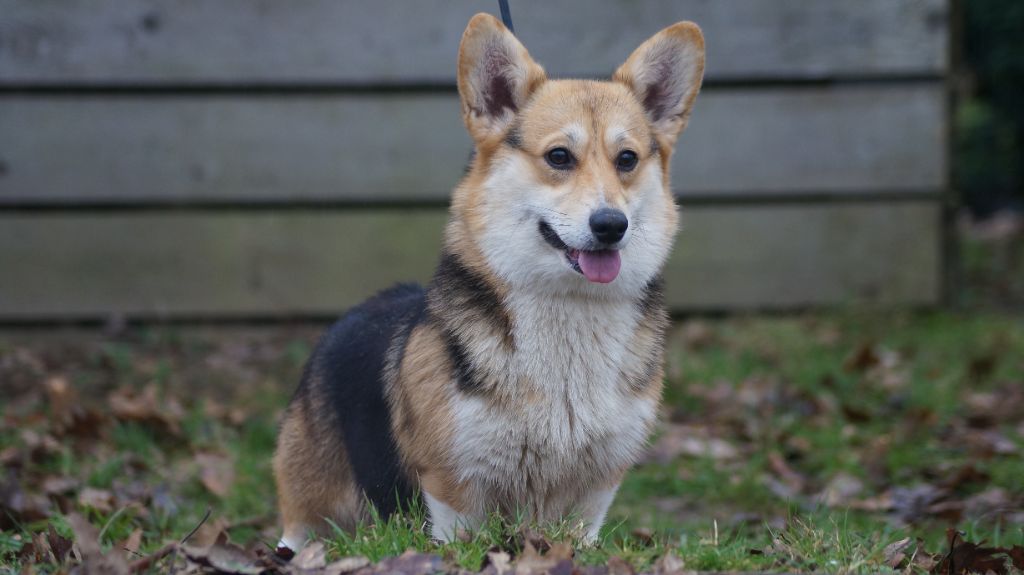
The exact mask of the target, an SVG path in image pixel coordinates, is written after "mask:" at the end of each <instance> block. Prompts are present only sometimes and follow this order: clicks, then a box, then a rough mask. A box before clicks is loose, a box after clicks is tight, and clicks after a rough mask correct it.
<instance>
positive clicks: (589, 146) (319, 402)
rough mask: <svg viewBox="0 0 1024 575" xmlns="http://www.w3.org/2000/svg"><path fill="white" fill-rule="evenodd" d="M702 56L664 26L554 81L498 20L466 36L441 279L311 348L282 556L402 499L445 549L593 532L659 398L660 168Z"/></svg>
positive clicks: (663, 177) (680, 32)
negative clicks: (612, 57) (446, 543)
mask: <svg viewBox="0 0 1024 575" xmlns="http://www.w3.org/2000/svg"><path fill="white" fill-rule="evenodd" d="M703 55H704V51H703V39H702V37H701V35H700V31H699V29H698V28H697V27H696V26H695V25H693V24H690V23H679V24H676V25H674V26H670V27H669V28H666V29H665V30H663V31H662V32H660V33H658V34H656V35H655V36H653V37H652V38H651V39H649V40H648V41H647V42H645V43H644V44H643V45H641V46H640V47H639V48H638V49H637V50H636V51H635V52H634V53H633V54H632V55H631V56H630V57H629V59H628V60H627V61H626V62H625V64H623V65H622V66H621V67H620V68H619V69H618V70H617V71H616V72H615V75H614V77H613V81H611V82H597V81H587V80H548V79H547V77H546V75H545V73H544V70H543V69H542V68H541V67H540V66H539V65H538V64H536V63H535V62H534V61H533V60H532V59H531V58H530V56H529V54H528V53H527V51H526V49H525V48H524V47H523V46H522V45H521V44H520V43H519V42H518V41H517V40H516V39H515V37H514V36H513V35H512V34H511V33H510V32H509V31H508V30H506V29H505V28H504V27H503V26H502V25H501V24H500V22H498V21H497V20H496V19H495V18H493V17H491V16H487V15H477V16H476V17H474V18H473V19H472V20H471V21H470V23H469V26H468V27H467V29H466V33H465V35H464V36H463V39H462V44H461V46H460V49H459V64H458V84H459V93H460V96H461V98H462V110H463V117H464V120H465V123H466V126H467V128H468V130H469V133H470V135H471V136H472V137H473V139H474V143H475V151H476V154H475V157H474V160H473V162H472V165H471V166H470V169H469V172H468V173H467V175H466V177H465V178H464V179H463V181H462V182H461V183H460V184H459V186H458V188H457V189H456V190H455V192H454V195H453V198H452V207H451V217H450V220H449V223H448V227H447V229H446V232H445V241H444V250H443V253H442V255H441V262H440V265H439V266H438V269H437V272H436V274H435V276H434V279H433V281H432V282H431V284H430V285H429V286H428V288H427V290H426V291H425V292H424V291H421V290H419V289H418V288H414V287H399V288H394V289H392V290H389V291H388V292H384V293H382V294H381V295H378V296H376V297H375V298H373V299H371V300H369V301H368V302H366V303H364V304H362V305H361V306H359V307H357V308H355V309H353V310H352V311H350V312H349V313H348V314H346V315H345V316H344V317H343V318H342V319H341V320H340V321H339V322H338V324H336V325H335V326H334V327H333V328H332V329H331V330H330V331H329V332H328V334H327V335H326V336H325V337H324V339H323V341H321V343H320V345H319V346H318V348H317V350H316V351H315V352H314V354H313V357H312V359H311V360H310V362H309V365H308V367H307V369H306V373H305V375H304V376H303V381H302V384H301V385H300V387H299V390H298V392H297V393H296V396H295V398H294V399H293V401H292V403H291V405H290V406H289V408H288V411H287V413H286V415H285V419H284V422H283V424H282V430H281V439H280V442H279V446H278V452H277V456H276V458H275V465H274V467H275V474H276V477H277V481H278V492H279V496H280V499H281V511H282V516H283V519H284V523H285V535H284V538H283V540H282V543H283V544H284V545H285V546H287V547H290V548H293V549H295V548H298V547H299V546H300V545H301V543H302V541H303V539H304V538H305V535H306V530H308V529H321V530H322V529H323V528H324V526H325V525H326V522H325V521H324V519H325V518H327V519H330V520H332V521H334V522H336V523H338V524H339V525H341V526H343V527H351V526H352V525H353V524H354V523H355V522H357V521H359V520H361V519H363V518H364V517H365V510H366V504H367V502H369V503H371V504H373V505H375V506H376V507H377V508H378V510H380V511H381V512H382V513H384V514H387V513H389V512H391V511H393V510H394V509H396V508H397V506H399V505H401V503H402V501H404V500H406V499H407V498H408V497H409V496H411V495H414V494H417V493H418V494H422V496H423V500H424V501H425V502H426V504H427V507H428V510H429V512H430V518H431V522H432V524H433V534H434V535H435V537H438V538H441V539H451V538H452V537H453V536H454V535H455V532H456V530H457V529H458V528H462V527H466V528H472V527H474V526H476V525H478V524H479V523H480V522H481V521H482V520H483V519H484V518H485V517H486V514H487V513H489V512H492V511H500V512H504V513H514V512H519V511H523V512H526V513H527V516H528V517H530V518H532V519H539V520H549V519H556V518H559V517H565V516H567V515H570V514H575V515H576V516H578V517H579V518H580V520H581V522H582V528H583V531H582V533H581V534H582V535H583V536H584V537H585V538H586V539H588V540H593V539H594V538H596V536H597V532H598V529H599V528H600V526H601V523H602V522H603V520H604V515H605V512H606V511H607V509H608V506H609V505H610V503H611V501H612V498H613V497H614V494H615V491H616V489H617V487H618V484H619V482H620V481H621V479H622V476H623V474H624V473H625V471H626V469H627V468H628V467H629V466H630V465H631V464H632V463H633V462H634V461H635V459H636V458H637V456H638V455H639V453H640V452H641V451H642V449H643V445H644V442H645V439H646V436H647V433H648V432H649V429H650V426H651V424H652V422H653V420H654V417H655V414H656V411H657V404H658V401H659V398H660V394H661V385H662V383H661V379H662V367H661V364H662V355H663V350H662V347H663V344H662V339H663V334H664V330H665V328H666V325H667V314H666V311H665V308H664V305H663V303H662V301H661V292H660V287H661V283H660V272H661V269H662V267H663V265H664V263H665V261H666V259H667V257H668V254H669V251H670V249H671V245H672V242H673V239H674V235H675V231H676V225H677V214H676V209H675V204H674V201H673V197H672V192H671V188H670V185H669V173H668V168H669V163H670V158H671V154H672V150H673V147H674V145H675V141H676V137H677V136H678V134H679V133H680V132H681V131H682V129H683V128H684V127H685V125H686V122H687V119H688V117H689V114H690V111H691V109H692V105H693V102H694V99H695V98H696V95H697V92H698V90H699V88H700V83H701V77H702V74H703V61H704V60H703Z"/></svg>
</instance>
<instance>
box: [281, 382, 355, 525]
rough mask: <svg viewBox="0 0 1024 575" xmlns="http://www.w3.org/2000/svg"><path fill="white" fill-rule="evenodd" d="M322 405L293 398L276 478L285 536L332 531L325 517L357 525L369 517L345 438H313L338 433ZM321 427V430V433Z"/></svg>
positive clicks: (282, 431)
mask: <svg viewBox="0 0 1024 575" xmlns="http://www.w3.org/2000/svg"><path fill="white" fill-rule="evenodd" d="M326 425H328V422H327V421H325V420H324V418H323V416H322V415H321V414H320V411H319V409H318V406H316V405H312V406H311V405H309V403H308V402H298V403H294V404H292V405H291V406H290V407H289V409H288V410H287V412H286V413H285V416H284V419H283V421H282V424H281V430H280V432H279V435H278V446H277V451H276V452H275V454H274V463H273V467H274V478H275V479H276V482H277V493H278V505H279V507H280V511H281V519H282V521H283V523H284V525H285V537H286V538H288V539H291V540H299V541H301V540H302V539H304V538H305V536H306V532H307V531H311V532H316V533H319V534H321V535H326V534H328V528H329V525H328V524H327V522H325V521H324V518H325V517H329V518H331V520H332V521H334V522H335V523H336V524H337V525H338V526H339V527H342V528H344V529H352V528H354V527H355V526H356V524H357V523H358V522H359V521H362V520H363V519H365V517H366V513H365V507H364V505H363V497H362V492H361V491H360V490H359V488H358V487H357V485H356V483H355V479H354V478H353V476H352V472H351V470H350V468H349V465H348V458H347V457H346V455H345V449H344V447H343V446H342V445H341V444H340V442H322V441H310V438H311V437H318V436H323V435H326V434H330V433H333V430H325V429H318V430H314V429H313V428H316V427H321V426H326ZM318 432H319V433H318Z"/></svg>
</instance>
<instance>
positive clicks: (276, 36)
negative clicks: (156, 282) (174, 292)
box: [0, 0, 948, 85]
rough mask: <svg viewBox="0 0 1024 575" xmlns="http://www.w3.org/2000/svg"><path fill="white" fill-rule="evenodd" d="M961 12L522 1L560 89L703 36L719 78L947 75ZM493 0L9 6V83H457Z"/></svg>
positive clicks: (749, 3)
mask: <svg viewBox="0 0 1024 575" xmlns="http://www.w3.org/2000/svg"><path fill="white" fill-rule="evenodd" d="M947 4H948V2H947V0H857V1H856V2H850V1H849V0H776V1H772V2H768V1H765V0H715V1H714V2H711V1H707V0H661V1H651V0H648V1H645V2H636V1H629V0H615V1H603V2H594V1H593V0H559V1H556V2H552V1H548V0H517V1H516V2H512V11H513V16H514V17H515V23H516V30H517V32H518V33H519V35H520V36H521V37H522V39H523V40H524V42H525V44H526V45H527V46H528V47H529V49H530V51H531V52H532V53H533V54H534V55H535V56H536V57H537V58H538V60H539V61H541V62H542V63H543V64H545V65H546V67H547V68H548V69H549V70H550V71H551V72H553V73H555V74H559V75H566V74H568V75H598V76H606V75H608V74H610V73H611V71H612V70H613V69H614V67H615V66H617V65H618V64H619V63H621V62H622V61H623V60H624V59H625V58H626V56H627V55H628V54H629V52H630V51H631V50H632V49H633V48H634V47H636V46H637V45H638V44H639V43H640V42H641V41H642V40H643V39H645V38H647V37H648V36H649V35H651V34H652V33H654V32H656V31H657V30H659V29H660V28H662V27H664V26H666V25H668V24H671V23H673V22H676V21H678V20H683V19H689V20H694V21H696V22H697V23H699V24H700V25H701V26H702V27H703V28H704V30H705V34H706V36H707V41H708V76H709V78H711V79H715V78H776V77H787V78H788V77H829V76H834V75H890V74H895V75H901V74H922V73H923V74H935V73H942V72H943V71H944V70H945V69H946V68H947V64H946V52H947V36H948V6H947ZM480 11H491V12H494V11H496V2H491V1H488V2H483V1H480V0H416V1H403V2H390V1H389V2H379V1H372V0H358V1H357V0H346V1H344V2H338V1H337V0H292V1H290V2H279V1H275V0H219V1H217V2H209V1H204V0H187V1H181V0H106V1H104V2H67V1H61V0H0V14H3V18H0V83H2V84H7V85H17V84H25V83H31V84H74V83H99V84H108V83H112V84H195V83H215V84H221V83H229V84H230V83H241V84H250V83H273V84H278V83H289V82H302V83H333V84H367V83H370V84H379V83H408V82H431V83H436V82H451V81H452V79H453V77H454V69H455V68H454V64H455V53H456V50H457V47H458V42H459V38H460V35H461V33H462V30H463V28H464V26H465V24H466V21H467V20H468V19H469V17H470V16H471V15H472V14H473V13H475V12H480Z"/></svg>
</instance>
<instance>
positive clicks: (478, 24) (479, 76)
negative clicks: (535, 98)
mask: <svg viewBox="0 0 1024 575" xmlns="http://www.w3.org/2000/svg"><path fill="white" fill-rule="evenodd" d="M545 79H546V76H545V75H544V69H543V68H541V67H540V65H539V64H537V63H536V62H534V61H533V59H532V58H530V54H529V53H528V52H527V51H526V48H525V47H523V45H522V44H521V43H520V42H519V40H517V39H516V37H515V36H514V35H513V34H512V32H509V30H508V28H505V26H504V25H502V23H501V22H500V21H498V19H497V18H495V17H494V16H491V15H490V14H477V15H476V16H473V18H472V19H471V20H470V21H469V25H468V26H466V31H465V32H464V33H463V34H462V43H461V44H460V45H459V67H458V83H459V96H460V97H461V98H462V118H463V120H464V121H465V122H466V128H468V129H469V134H470V135H471V136H472V137H473V139H474V140H476V141H477V142H480V141H483V140H486V139H488V138H492V137H494V136H499V135H502V134H503V133H504V132H505V130H506V129H507V128H508V125H509V124H510V123H511V121H512V118H513V117H514V116H515V114H516V112H517V111H518V110H519V109H520V108H521V107H522V106H523V104H525V103H526V101H527V99H528V98H529V97H530V94H532V93H533V91H534V90H536V89H537V87H538V86H540V85H541V84H542V83H543V82H544V80H545Z"/></svg>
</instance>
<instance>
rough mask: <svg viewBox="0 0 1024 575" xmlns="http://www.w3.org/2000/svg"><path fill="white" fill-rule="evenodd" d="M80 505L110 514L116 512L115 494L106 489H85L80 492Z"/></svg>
mask: <svg viewBox="0 0 1024 575" xmlns="http://www.w3.org/2000/svg"><path fill="white" fill-rule="evenodd" d="M78 503H79V505H81V506H83V507H90V508H92V509H95V510H96V511H99V512H100V513H110V512H111V511H113V510H114V494H113V493H111V492H110V491H107V490H106V489H96V488H95V487H85V488H83V489H82V490H81V491H79V492H78Z"/></svg>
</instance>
